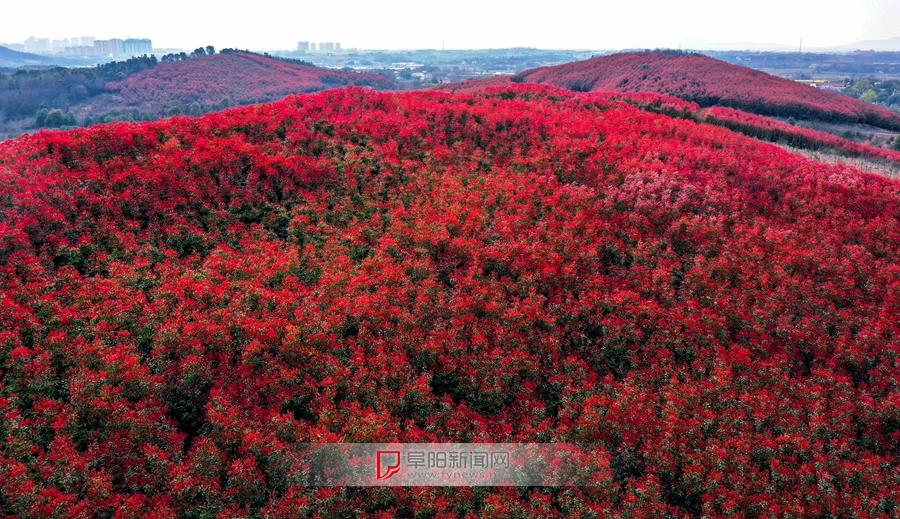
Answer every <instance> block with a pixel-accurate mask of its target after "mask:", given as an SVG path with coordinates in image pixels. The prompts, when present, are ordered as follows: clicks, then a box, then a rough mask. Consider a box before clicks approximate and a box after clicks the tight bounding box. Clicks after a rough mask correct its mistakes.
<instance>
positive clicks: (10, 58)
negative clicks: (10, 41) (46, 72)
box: [0, 47, 53, 68]
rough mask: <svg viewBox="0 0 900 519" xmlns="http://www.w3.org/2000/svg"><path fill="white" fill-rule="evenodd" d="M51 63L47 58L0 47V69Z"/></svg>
mask: <svg viewBox="0 0 900 519" xmlns="http://www.w3.org/2000/svg"><path fill="white" fill-rule="evenodd" d="M52 63H53V60H52V59H51V58H48V57H47V56H39V55H37V54H29V53H27V52H19V51H17V50H12V49H9V48H6V47H0V68H18V67H27V66H30V65H50V64H52Z"/></svg>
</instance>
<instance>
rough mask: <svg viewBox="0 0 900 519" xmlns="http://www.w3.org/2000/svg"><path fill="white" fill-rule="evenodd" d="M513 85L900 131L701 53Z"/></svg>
mask: <svg viewBox="0 0 900 519" xmlns="http://www.w3.org/2000/svg"><path fill="white" fill-rule="evenodd" d="M497 81H499V80H493V84H496V82H497ZM511 81H513V82H526V83H549V84H552V85H556V86H561V87H564V88H568V89H571V90H575V91H578V92H587V91H608V92H657V93H661V94H670V95H673V96H676V97H680V98H682V99H685V100H689V101H694V102H697V103H700V104H701V105H703V106H711V105H722V106H730V107H734V108H740V109H742V110H746V111H749V112H753V113H757V114H761V115H777V116H794V117H801V118H809V119H823V120H828V121H839V122H865V123H869V124H872V125H875V126H880V127H883V128H890V129H900V114H897V113H895V112H892V111H891V110H888V109H887V108H884V107H881V106H878V105H875V104H872V103H866V102H864V101H860V100H858V99H854V98H852V97H848V96H845V95H841V94H838V93H836V92H830V91H827V90H819V89H815V88H812V87H809V86H807V85H803V84H800V83H797V82H796V81H791V80H788V79H784V78H779V77H776V76H772V75H769V74H766V73H765V72H761V71H759V70H754V69H751V68H747V67H742V66H739V65H732V64H730V63H726V62H724V61H720V60H717V59H714V58H710V57H708V56H703V55H699V54H686V53H674V52H671V53H663V52H636V53H621V54H613V55H610V56H601V57H597V58H592V59H589V60H584V61H576V62H573V63H566V64H563V65H556V66H551V67H541V68H536V69H531V70H526V71H525V72H522V73H520V74H517V75H516V76H513V77H512V78H511ZM485 86H491V84H488V83H486V82H485V81H482V80H472V81H465V82H462V83H455V84H448V85H441V86H440V87H439V89H441V90H453V91H456V90H459V91H471V90H475V89H479V88H483V87H485Z"/></svg>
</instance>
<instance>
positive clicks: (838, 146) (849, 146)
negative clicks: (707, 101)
mask: <svg viewBox="0 0 900 519" xmlns="http://www.w3.org/2000/svg"><path fill="white" fill-rule="evenodd" d="M697 116H698V117H699V118H702V119H703V120H704V121H706V122H710V123H713V124H718V125H720V126H725V127H726V128H731V129H732V130H735V131H739V132H741V133H743V134H745V135H750V136H751V137H757V138H760V139H765V140H769V141H776V142H782V141H783V142H785V143H787V144H791V145H794V146H798V147H801V148H807V149H824V148H827V149H833V150H837V151H838V152H840V153H843V154H846V155H850V156H854V157H869V158H877V159H885V160H890V161H893V162H898V163H900V152H898V151H894V150H886V149H884V148H878V147H875V146H871V145H868V144H860V143H858V142H853V141H851V140H848V139H843V138H841V137H838V136H836V135H832V134H830V133H827V132H822V131H818V130H813V129H811V128H804V127H802V126H795V125H791V124H788V123H783V122H781V121H777V120H775V119H770V118H768V117H762V116H759V115H753V114H748V113H746V112H742V111H740V110H735V109H734V108H725V107H721V106H714V107H711V108H707V109H704V110H702V111H700V112H698V113H697Z"/></svg>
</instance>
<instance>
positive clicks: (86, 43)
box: [81, 36, 96, 47]
mask: <svg viewBox="0 0 900 519" xmlns="http://www.w3.org/2000/svg"><path fill="white" fill-rule="evenodd" d="M94 40H96V38H94V37H93V36H82V37H81V46H82V47H93V46H94Z"/></svg>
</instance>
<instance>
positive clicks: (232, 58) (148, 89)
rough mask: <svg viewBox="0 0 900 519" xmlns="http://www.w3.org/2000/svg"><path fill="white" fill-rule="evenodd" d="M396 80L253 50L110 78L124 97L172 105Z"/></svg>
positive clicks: (135, 102)
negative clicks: (115, 79)
mask: <svg viewBox="0 0 900 519" xmlns="http://www.w3.org/2000/svg"><path fill="white" fill-rule="evenodd" d="M391 84H392V83H391V81H390V80H389V79H387V78H386V77H384V76H380V75H375V74H364V73H358V72H347V71H342V70H329V69H323V68H319V67H316V66H313V65H310V64H302V63H301V62H297V61H289V60H284V59H278V58H273V57H269V56H263V55H259V54H254V53H249V52H229V53H221V54H215V55H212V56H200V57H195V58H191V59H188V60H184V61H174V62H168V63H160V64H159V65H157V66H156V67H154V68H152V69H148V70H145V71H143V72H140V73H138V74H134V75H132V76H129V77H128V78H126V79H123V80H121V81H115V82H111V83H109V84H107V90H109V91H112V92H115V93H117V94H118V101H120V102H121V103H124V104H127V105H133V106H138V105H142V106H143V107H144V108H150V109H152V107H154V106H155V107H159V108H166V107H168V106H169V105H170V104H172V103H174V102H180V103H193V102H200V103H214V102H218V101H220V100H222V99H223V98H229V100H230V101H232V102H235V103H238V104H242V103H253V102H260V101H272V100H275V99H278V98H281V97H284V96H286V95H288V94H293V93H298V92H314V91H317V90H322V89H325V88H332V87H339V86H345V85H358V86H370V87H376V88H388V87H390V86H391ZM148 105H149V106H148Z"/></svg>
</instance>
